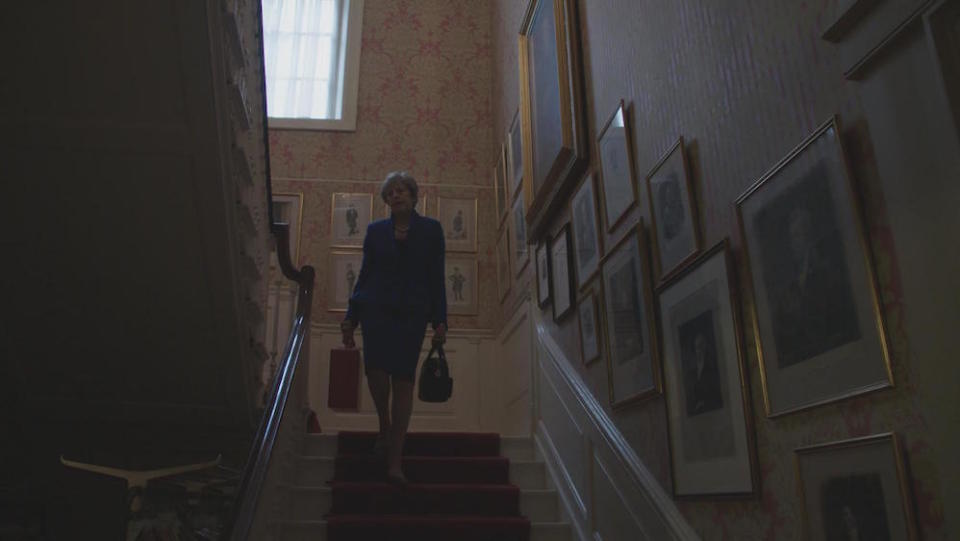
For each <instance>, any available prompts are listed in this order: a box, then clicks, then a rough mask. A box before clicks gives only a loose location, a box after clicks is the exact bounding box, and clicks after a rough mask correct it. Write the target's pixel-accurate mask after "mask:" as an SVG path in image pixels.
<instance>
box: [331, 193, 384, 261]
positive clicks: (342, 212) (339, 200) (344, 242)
mask: <svg viewBox="0 0 960 541" xmlns="http://www.w3.org/2000/svg"><path fill="white" fill-rule="evenodd" d="M372 221H373V194H369V193H346V192H334V193H333V194H331V195H330V247H331V248H359V247H361V246H363V237H364V236H366V234H367V226H368V225H370V222H372Z"/></svg>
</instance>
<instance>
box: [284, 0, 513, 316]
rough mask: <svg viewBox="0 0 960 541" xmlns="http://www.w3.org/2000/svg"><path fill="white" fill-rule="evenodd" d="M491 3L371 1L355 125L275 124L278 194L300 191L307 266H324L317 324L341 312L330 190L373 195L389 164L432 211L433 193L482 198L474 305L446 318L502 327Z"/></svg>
mask: <svg viewBox="0 0 960 541" xmlns="http://www.w3.org/2000/svg"><path fill="white" fill-rule="evenodd" d="M489 12H490V9H489V5H487V4H486V3H485V2H475V1H472V0H366V2H365V3H364V14H363V31H362V49H361V55H360V84H359V96H358V104H359V105H358V112H357V115H358V120H357V130H356V131H355V132H317V131H293V130H271V132H270V155H271V156H270V159H271V162H270V165H271V173H272V176H273V188H274V191H276V192H300V193H303V194H304V223H303V238H302V239H301V254H302V257H301V261H300V263H301V264H310V265H313V266H314V267H316V269H317V285H318V290H317V294H316V297H315V304H314V309H315V310H314V313H315V316H314V317H315V320H316V321H318V322H333V321H338V320H339V319H340V318H342V314H340V313H330V312H328V311H327V310H326V308H327V294H328V292H327V291H326V289H327V282H328V279H327V276H326V274H325V271H326V263H325V261H326V259H325V258H326V255H327V253H328V252H329V244H330V242H329V237H330V231H329V229H330V204H331V203H330V201H331V194H332V193H334V192H360V193H372V194H378V193H379V182H380V181H381V180H382V179H383V178H384V176H385V175H386V173H388V172H389V171H393V170H397V169H405V170H407V171H409V172H411V173H412V174H413V175H414V177H415V178H416V179H417V180H418V182H419V183H420V185H421V198H422V199H424V198H425V199H428V200H429V201H428V214H431V215H433V214H434V212H435V209H436V203H437V202H436V198H437V196H438V195H439V196H445V197H476V198H478V200H479V209H480V211H479V216H478V221H479V223H480V228H479V231H481V232H482V233H481V235H480V238H479V251H478V253H477V256H478V259H479V264H480V277H481V282H480V299H481V303H480V309H479V314H478V315H477V316H455V317H452V318H451V319H450V324H451V327H460V328H488V329H491V328H494V326H495V325H496V318H497V317H499V312H498V310H497V308H496V306H497V305H496V300H495V298H496V294H495V293H489V292H491V291H493V292H495V291H496V287H497V284H496V281H495V280H496V273H495V264H496V263H495V256H494V251H493V243H495V242H496V239H495V237H494V234H493V233H492V231H493V224H492V221H493V219H494V217H493V214H494V211H493V210H492V204H493V193H492V190H491V184H492V183H491V181H490V166H491V164H490V162H491V158H490V156H491V155H492V152H491V150H490V149H491V141H492V136H491V131H490V129H491V126H490V91H491V82H490V74H491V71H492V70H491V67H490V58H491V57H490V35H489V31H490V14H489ZM375 198H376V202H375V204H374V208H375V213H377V214H378V213H379V211H380V209H382V203H381V202H380V201H379V197H378V196H377V195H375ZM377 217H378V218H379V217H380V216H377Z"/></svg>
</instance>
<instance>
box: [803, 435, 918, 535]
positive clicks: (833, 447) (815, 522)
mask: <svg viewBox="0 0 960 541" xmlns="http://www.w3.org/2000/svg"><path fill="white" fill-rule="evenodd" d="M796 460H797V477H798V478H799V481H800V490H801V493H802V501H803V510H804V513H803V514H804V515H805V521H804V522H805V524H804V527H805V529H806V532H805V533H806V535H805V538H806V539H815V540H819V539H823V540H829V539H885V540H890V541H908V540H910V541H912V540H915V539H919V535H918V533H917V523H916V519H915V517H914V515H913V507H914V506H913V500H912V497H911V491H910V480H909V479H908V478H907V475H906V470H905V469H904V457H903V452H902V450H901V448H900V443H899V439H898V438H897V436H896V434H892V433H885V434H878V435H875V436H867V437H863V438H855V439H850V440H844V441H838V442H833V443H825V444H820V445H811V446H808V447H801V448H799V449H797V450H796Z"/></svg>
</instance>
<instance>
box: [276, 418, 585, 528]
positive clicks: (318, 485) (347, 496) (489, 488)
mask: <svg viewBox="0 0 960 541" xmlns="http://www.w3.org/2000/svg"><path fill="white" fill-rule="evenodd" d="M375 436H376V434H375V433H373V432H341V433H339V434H338V435H309V436H308V442H307V446H306V450H305V453H306V454H305V455H304V456H302V457H300V460H299V464H298V470H299V475H297V476H296V479H298V484H299V486H294V487H289V489H288V491H287V496H288V498H287V504H286V505H285V507H286V508H287V509H288V514H287V517H288V519H287V520H285V521H284V522H283V523H282V524H280V525H279V526H280V530H281V534H282V535H281V539H284V540H285V541H300V540H304V541H306V540H312V541H315V540H321V539H323V540H327V541H347V540H349V541H366V540H371V541H372V540H396V541H405V540H411V541H413V540H416V541H454V540H456V541H460V540H462V541H487V540H490V541H494V540H496V541H527V540H533V541H554V540H556V541H569V539H570V527H569V525H568V524H566V523H561V522H559V516H560V515H559V505H558V501H557V493H556V491H555V490H552V489H550V488H548V485H547V478H546V473H545V469H544V464H543V463H542V462H539V461H536V460H535V453H534V452H533V445H532V442H531V440H530V439H529V438H501V437H500V436H499V435H498V434H486V433H484V434H475V433H454V432H429V433H410V434H408V435H407V439H406V444H405V446H404V459H403V469H404V472H405V473H406V476H407V479H408V480H409V483H408V484H407V485H405V486H400V485H397V484H393V483H388V482H386V477H385V468H386V463H385V462H384V460H383V458H381V457H378V456H376V455H375V454H374V452H373V444H374V441H375Z"/></svg>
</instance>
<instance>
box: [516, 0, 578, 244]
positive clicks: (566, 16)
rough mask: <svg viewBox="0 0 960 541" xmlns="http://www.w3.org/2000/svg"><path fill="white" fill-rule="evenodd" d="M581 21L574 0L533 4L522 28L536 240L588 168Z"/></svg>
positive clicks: (525, 132)
mask: <svg viewBox="0 0 960 541" xmlns="http://www.w3.org/2000/svg"><path fill="white" fill-rule="evenodd" d="M577 20H578V16H577V2H576V1H575V0H530V1H529V2H528V4H527V11H526V14H525V15H524V18H523V21H522V23H521V25H520V39H519V64H520V118H521V120H520V126H521V128H520V131H521V133H522V139H523V144H522V150H523V152H524V153H525V155H524V156H523V182H522V185H523V190H524V196H525V198H526V201H527V205H528V206H527V220H528V225H529V226H530V228H529V231H528V233H530V234H531V237H533V238H537V237H541V236H543V235H544V234H546V233H547V227H548V225H549V223H550V222H551V218H552V217H554V216H556V214H557V213H558V212H560V211H561V209H562V208H563V203H564V202H565V201H564V197H561V196H562V195H565V194H566V193H568V192H569V190H568V189H569V188H570V187H571V186H570V184H571V183H573V182H575V181H576V179H577V178H578V176H579V175H580V174H581V172H582V171H583V169H584V168H585V167H586V165H587V155H588V153H589V146H590V145H589V141H588V135H587V123H586V122H584V121H583V119H584V118H585V115H584V100H583V88H582V79H583V78H582V77H581V65H580V49H579V44H580V37H579V29H578V27H577Z"/></svg>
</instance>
